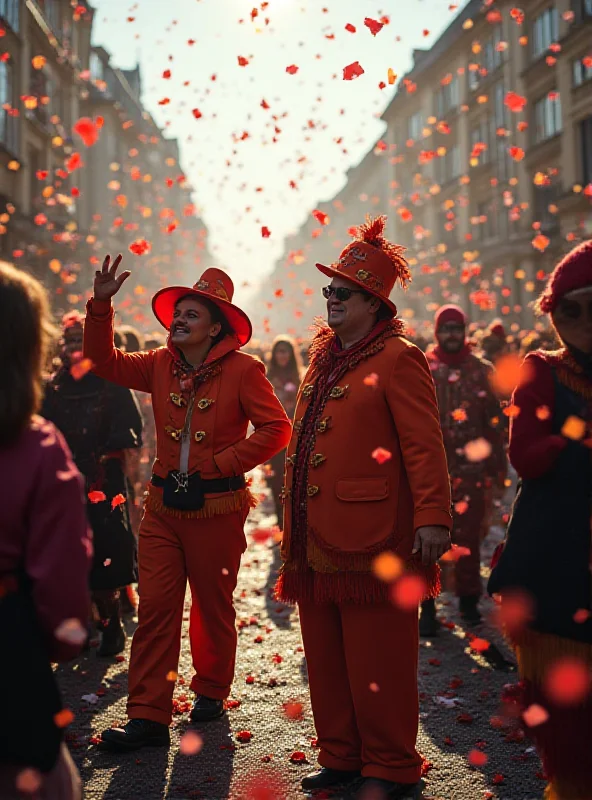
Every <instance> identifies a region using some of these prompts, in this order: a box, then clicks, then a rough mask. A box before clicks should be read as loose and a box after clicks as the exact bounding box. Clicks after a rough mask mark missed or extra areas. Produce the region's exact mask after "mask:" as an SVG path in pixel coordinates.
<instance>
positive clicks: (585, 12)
mask: <svg viewBox="0 0 592 800" xmlns="http://www.w3.org/2000/svg"><path fill="white" fill-rule="evenodd" d="M571 7H572V11H573V12H574V13H575V22H583V21H584V20H585V19H586V17H592V0H572V4H571Z"/></svg>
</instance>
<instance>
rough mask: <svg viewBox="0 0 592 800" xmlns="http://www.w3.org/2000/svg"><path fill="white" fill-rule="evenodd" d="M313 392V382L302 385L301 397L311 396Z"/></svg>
mask: <svg viewBox="0 0 592 800" xmlns="http://www.w3.org/2000/svg"><path fill="white" fill-rule="evenodd" d="M313 392H314V383H307V384H305V385H304V386H303V387H302V397H307V398H308V397H312V393H313Z"/></svg>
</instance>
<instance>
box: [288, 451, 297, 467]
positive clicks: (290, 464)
mask: <svg viewBox="0 0 592 800" xmlns="http://www.w3.org/2000/svg"><path fill="white" fill-rule="evenodd" d="M295 461H296V454H294V455H293V456H288V457H287V458H286V466H287V467H293V466H294V462H295Z"/></svg>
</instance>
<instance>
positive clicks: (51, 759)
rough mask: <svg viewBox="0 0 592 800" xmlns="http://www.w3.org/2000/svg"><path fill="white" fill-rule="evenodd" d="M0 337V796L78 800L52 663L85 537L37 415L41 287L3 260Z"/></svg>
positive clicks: (75, 486) (59, 453) (73, 496)
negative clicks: (27, 793)
mask: <svg viewBox="0 0 592 800" xmlns="http://www.w3.org/2000/svg"><path fill="white" fill-rule="evenodd" d="M0 341H1V342H2V348H1V349H0V371H1V373H2V379H3V384H2V391H1V392H0V487H1V492H2V502H1V503H0V637H1V640H2V643H3V647H2V658H1V659H0V707H1V708H2V726H1V728H0V797H1V798H2V800H13V798H15V800H16V798H20V797H23V794H22V791H25V790H27V791H29V793H30V795H31V796H34V797H35V798H36V800H78V798H81V796H82V795H81V784H80V777H79V775H78V772H77V771H76V768H75V766H74V763H73V762H72V759H71V757H70V755H69V753H68V750H67V748H66V745H65V744H64V743H63V741H62V738H63V730H62V728H61V727H60V725H59V722H58V721H56V714H58V713H59V712H60V711H61V710H62V703H61V698H60V694H59V690H58V687H57V684H56V683H55V678H54V676H53V672H52V669H51V662H52V661H67V660H69V659H71V658H73V657H74V656H76V655H77V654H78V653H79V652H80V650H81V647H82V645H83V644H84V642H85V640H86V624H87V620H88V616H89V611H90V595H89V590H88V574H89V570H90V564H91V557H92V542H91V535H90V531H89V528H88V523H87V519H86V512H85V501H84V495H83V491H82V486H83V485H82V479H81V476H80V474H79V472H78V470H77V469H76V467H75V466H74V463H73V461H72V458H71V455H70V451H69V450H68V447H67V446H66V443H65V442H64V439H63V438H62V436H61V434H60V433H59V432H58V430H57V429H56V428H55V427H54V426H53V425H52V424H51V423H50V422H47V421H46V420H44V419H42V418H41V417H38V416H36V411H37V409H38V408H39V406H40V403H41V391H42V390H41V372H42V367H43V365H44V363H45V359H46V353H47V347H48V344H49V341H50V325H49V305H48V302H47V297H46V294H45V290H44V289H43V287H42V286H41V284H39V283H38V282H37V281H36V280H34V279H33V278H31V277H30V276H28V275H26V274H25V273H24V272H21V271H19V270H16V269H14V268H13V267H12V266H10V265H8V264H3V263H0ZM21 686H26V687H27V688H26V691H24V692H23V691H21ZM57 720H59V717H58V718H57ZM27 787H28V788H27Z"/></svg>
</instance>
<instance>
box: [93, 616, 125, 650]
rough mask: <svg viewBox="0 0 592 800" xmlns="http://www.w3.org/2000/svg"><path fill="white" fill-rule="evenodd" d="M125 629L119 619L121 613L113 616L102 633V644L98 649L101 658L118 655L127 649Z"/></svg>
mask: <svg viewBox="0 0 592 800" xmlns="http://www.w3.org/2000/svg"><path fill="white" fill-rule="evenodd" d="M126 638H127V637H126V635H125V631H124V630H123V625H122V624H121V620H120V619H119V614H118V615H117V616H115V617H111V619H110V620H109V622H108V623H107V625H106V626H105V627H104V628H103V633H102V634H101V644H100V645H99V649H98V650H97V655H98V656H100V657H101V658H108V657H109V656H116V655H118V654H119V653H123V651H124V650H125V641H126Z"/></svg>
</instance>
